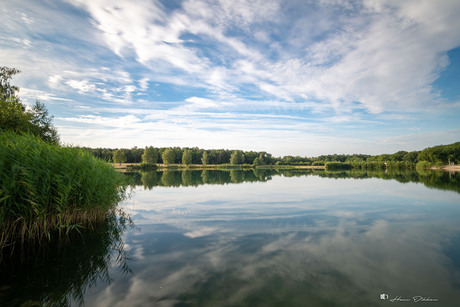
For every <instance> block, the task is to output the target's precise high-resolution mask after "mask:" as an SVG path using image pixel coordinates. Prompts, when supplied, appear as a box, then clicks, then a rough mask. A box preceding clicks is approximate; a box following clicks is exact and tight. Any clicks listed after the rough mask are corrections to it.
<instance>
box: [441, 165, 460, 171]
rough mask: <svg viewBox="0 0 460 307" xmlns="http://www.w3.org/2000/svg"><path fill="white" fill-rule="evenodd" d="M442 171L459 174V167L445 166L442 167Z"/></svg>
mask: <svg viewBox="0 0 460 307" xmlns="http://www.w3.org/2000/svg"><path fill="white" fill-rule="evenodd" d="M442 169H443V170H445V171H449V172H460V165H447V166H444V167H442Z"/></svg>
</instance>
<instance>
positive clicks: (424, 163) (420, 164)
mask: <svg viewBox="0 0 460 307" xmlns="http://www.w3.org/2000/svg"><path fill="white" fill-rule="evenodd" d="M430 167H431V163H430V162H428V161H419V162H418V163H417V164H416V165H415V168H416V169H427V168H430Z"/></svg>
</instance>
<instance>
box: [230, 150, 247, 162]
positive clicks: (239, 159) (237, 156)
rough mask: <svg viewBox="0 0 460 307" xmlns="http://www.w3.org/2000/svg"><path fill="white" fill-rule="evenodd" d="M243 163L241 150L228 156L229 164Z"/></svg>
mask: <svg viewBox="0 0 460 307" xmlns="http://www.w3.org/2000/svg"><path fill="white" fill-rule="evenodd" d="M243 163H244V155H243V152H242V151H241V150H234V151H233V152H232V155H231V156H230V164H232V165H237V164H243Z"/></svg>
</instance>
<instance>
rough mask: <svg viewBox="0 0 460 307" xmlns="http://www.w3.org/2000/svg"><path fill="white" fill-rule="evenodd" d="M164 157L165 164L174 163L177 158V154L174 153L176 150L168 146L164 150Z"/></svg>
mask: <svg viewBox="0 0 460 307" xmlns="http://www.w3.org/2000/svg"><path fill="white" fill-rule="evenodd" d="M161 157H162V158H163V163H164V164H172V163H174V159H175V158H176V154H175V153H174V150H172V149H171V148H166V150H165V151H164V152H163V154H162V155H161Z"/></svg>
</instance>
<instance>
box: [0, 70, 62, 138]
mask: <svg viewBox="0 0 460 307" xmlns="http://www.w3.org/2000/svg"><path fill="white" fill-rule="evenodd" d="M19 72H20V71H19V70H17V69H14V68H8V67H5V66H3V67H0V130H4V131H6V130H11V131H13V132H15V133H23V132H28V133H31V134H33V135H35V136H38V137H39V138H41V139H42V140H44V141H45V142H48V143H52V144H58V143H59V136H58V133H57V130H56V128H55V127H54V126H53V125H52V124H51V121H52V119H53V116H49V114H48V110H47V109H46V107H45V105H44V104H43V103H41V102H39V101H36V102H35V105H34V106H33V107H32V108H31V109H27V108H26V106H25V105H24V104H23V103H21V101H20V99H19V97H18V96H17V92H18V90H19V88H18V87H16V86H12V85H11V84H10V80H11V78H12V77H13V76H14V75H15V74H17V73H19Z"/></svg>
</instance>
